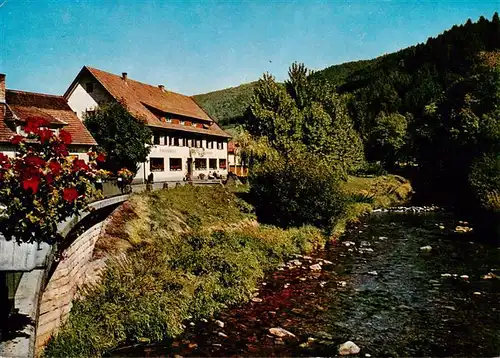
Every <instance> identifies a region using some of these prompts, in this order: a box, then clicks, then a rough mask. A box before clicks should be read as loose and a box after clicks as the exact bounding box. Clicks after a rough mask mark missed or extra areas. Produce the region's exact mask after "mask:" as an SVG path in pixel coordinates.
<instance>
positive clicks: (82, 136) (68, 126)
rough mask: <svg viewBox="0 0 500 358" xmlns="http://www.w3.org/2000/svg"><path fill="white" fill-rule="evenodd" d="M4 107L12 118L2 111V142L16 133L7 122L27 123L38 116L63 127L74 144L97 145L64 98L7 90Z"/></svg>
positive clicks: (0, 121) (0, 123) (0, 128)
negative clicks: (12, 119)
mask: <svg viewBox="0 0 500 358" xmlns="http://www.w3.org/2000/svg"><path fill="white" fill-rule="evenodd" d="M5 97H6V98H5V102H6V103H7V105H4V106H5V108H6V110H10V112H11V113H10V116H3V112H4V111H0V116H2V117H5V118H0V142H8V141H9V140H10V137H11V136H12V135H14V134H15V133H14V132H13V130H12V129H11V128H9V127H8V126H7V123H6V122H5V120H8V119H11V118H9V117H14V118H15V119H16V120H20V121H25V120H26V119H27V118H29V117H33V116H38V117H42V118H44V119H46V120H47V121H49V123H51V124H52V125H56V126H62V127H63V128H64V129H65V130H67V131H68V132H69V133H70V134H71V137H72V138H73V142H72V144H81V145H96V144H97V143H96V141H95V140H94V138H93V137H92V135H91V134H90V133H89V131H88V130H87V128H85V126H84V125H83V123H82V122H81V121H80V120H79V119H78V117H77V116H76V114H75V113H74V112H73V111H72V110H71V108H70V107H69V106H68V103H67V102H66V100H65V99H64V97H62V96H53V95H48V94H41V93H32V92H24V91H14V90H7V91H6V95H5Z"/></svg>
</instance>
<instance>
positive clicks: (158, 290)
mask: <svg viewBox="0 0 500 358" xmlns="http://www.w3.org/2000/svg"><path fill="white" fill-rule="evenodd" d="M408 187H409V184H408V183H407V182H406V181H405V180H404V179H402V178H400V177H394V176H387V177H379V178H352V179H350V180H349V181H348V182H347V183H346V187H345V190H346V192H348V193H349V195H350V196H351V198H352V200H351V204H350V205H349V207H348V210H347V212H346V214H345V216H344V217H343V218H342V220H340V222H339V223H338V224H337V227H336V228H335V229H336V232H337V233H340V232H341V231H342V230H343V228H344V227H345V225H346V224H347V223H348V222H350V221H353V220H356V219H357V218H358V217H359V216H360V215H362V214H364V213H366V212H367V211H369V210H371V208H372V207H374V206H388V205H391V204H395V203H401V202H402V201H403V200H404V199H405V198H406V197H407V195H408V194H409V193H410V192H411V187H409V189H408ZM237 191H240V192H241V191H244V187H243V188H242V187H239V188H238V189H237ZM327 240H328V238H327V237H326V235H324V232H322V231H321V230H320V229H318V228H315V227H312V226H304V227H300V228H291V229H280V228H277V227H274V226H266V225H258V224H257V222H256V221H255V217H254V215H253V214H252V208H251V205H249V204H248V203H247V202H245V201H243V200H242V199H239V198H238V197H237V196H236V195H235V194H233V193H232V192H230V191H228V190H226V189H225V188H222V187H219V188H206V187H190V186H184V187H181V188H175V189H171V190H167V191H158V192H154V193H149V194H140V195H135V196H133V197H132V198H131V199H130V201H129V202H128V203H126V204H125V205H123V206H122V208H121V209H120V210H119V211H118V212H116V213H115V214H114V215H113V218H112V220H111V224H110V225H108V227H107V229H106V233H105V235H104V237H103V238H101V239H100V241H99V242H98V244H97V245H96V251H95V255H112V256H113V257H115V259H113V260H110V261H108V267H107V269H106V270H105V271H104V274H103V276H102V280H101V283H100V284H98V285H97V286H94V287H88V288H87V289H86V290H85V292H83V293H84V294H83V297H85V299H82V300H78V301H76V302H75V303H74V305H73V308H72V310H71V313H70V316H69V319H68V321H67V323H66V324H65V325H64V326H63V328H62V329H61V331H60V332H59V334H58V335H57V336H56V337H55V338H54V339H52V340H51V341H50V342H49V344H48V346H47V348H46V350H45V355H46V356H50V357H67V356H100V355H103V354H105V353H106V352H108V351H110V350H112V349H114V348H116V347H118V346H120V345H124V344H134V343H137V342H158V341H164V340H169V339H171V338H172V337H175V336H176V335H178V334H180V333H181V332H182V330H183V322H184V321H185V320H187V319H191V320H196V319H200V318H202V317H208V316H211V315H213V314H214V313H215V312H217V311H219V310H221V309H223V308H225V307H227V306H229V305H233V304H237V303H241V302H244V301H246V300H248V299H249V298H250V297H251V296H252V293H253V291H254V289H255V288H256V286H257V284H258V282H259V280H261V279H262V277H263V276H264V273H265V272H266V271H268V270H272V269H274V268H275V267H276V266H277V265H278V264H279V263H281V262H282V261H284V260H285V259H286V258H287V257H288V256H290V255H292V254H294V253H307V252H311V251H313V250H314V249H318V248H322V247H324V245H325V244H326V242H327ZM122 253H126V255H122Z"/></svg>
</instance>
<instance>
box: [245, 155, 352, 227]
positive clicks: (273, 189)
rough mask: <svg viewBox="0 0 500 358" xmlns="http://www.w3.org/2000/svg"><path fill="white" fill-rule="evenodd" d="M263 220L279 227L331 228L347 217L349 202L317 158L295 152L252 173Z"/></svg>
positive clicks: (258, 209)
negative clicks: (343, 216) (339, 219)
mask: <svg viewBox="0 0 500 358" xmlns="http://www.w3.org/2000/svg"><path fill="white" fill-rule="evenodd" d="M250 183H251V194H252V195H253V196H254V198H256V203H257V204H256V213H257V216H258V217H259V219H261V220H263V221H265V222H270V223H276V224H278V225H281V226H284V227H288V226H300V225H303V224H312V225H317V226H321V227H327V228H331V227H332V226H333V225H334V224H335V223H336V220H337V219H338V218H339V217H340V216H341V215H342V214H343V213H344V211H345V206H346V198H345V195H344V193H343V192H342V191H341V189H340V185H339V179H338V176H337V175H336V174H335V172H334V171H333V169H332V168H331V167H330V166H329V165H328V163H325V162H322V161H320V160H318V158H317V157H316V156H313V155H307V154H303V153H299V152H294V153H293V154H291V155H289V156H287V157H284V156H282V157H280V158H276V159H275V160H268V161H264V162H261V163H259V164H257V165H255V166H254V167H253V168H252V170H251V171H250Z"/></svg>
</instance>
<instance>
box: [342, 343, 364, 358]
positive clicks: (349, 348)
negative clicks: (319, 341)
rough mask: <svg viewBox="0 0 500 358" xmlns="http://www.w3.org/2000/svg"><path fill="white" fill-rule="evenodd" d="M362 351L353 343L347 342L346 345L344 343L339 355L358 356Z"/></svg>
mask: <svg viewBox="0 0 500 358" xmlns="http://www.w3.org/2000/svg"><path fill="white" fill-rule="evenodd" d="M360 351H361V349H360V348H359V347H358V346H357V345H356V344H355V343H354V342H351V341H347V342H345V343H342V344H341V345H340V347H339V354H340V355H341V356H347V355H350V354H358V353H359V352H360Z"/></svg>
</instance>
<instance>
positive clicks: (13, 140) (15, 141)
mask: <svg viewBox="0 0 500 358" xmlns="http://www.w3.org/2000/svg"><path fill="white" fill-rule="evenodd" d="M25 139H26V138H24V137H23V136H22V135H19V134H16V135H15V136H13V137H12V138H11V140H10V142H11V143H12V144H14V145H18V144H19V143H21V142H22V141H23V140H25Z"/></svg>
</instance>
